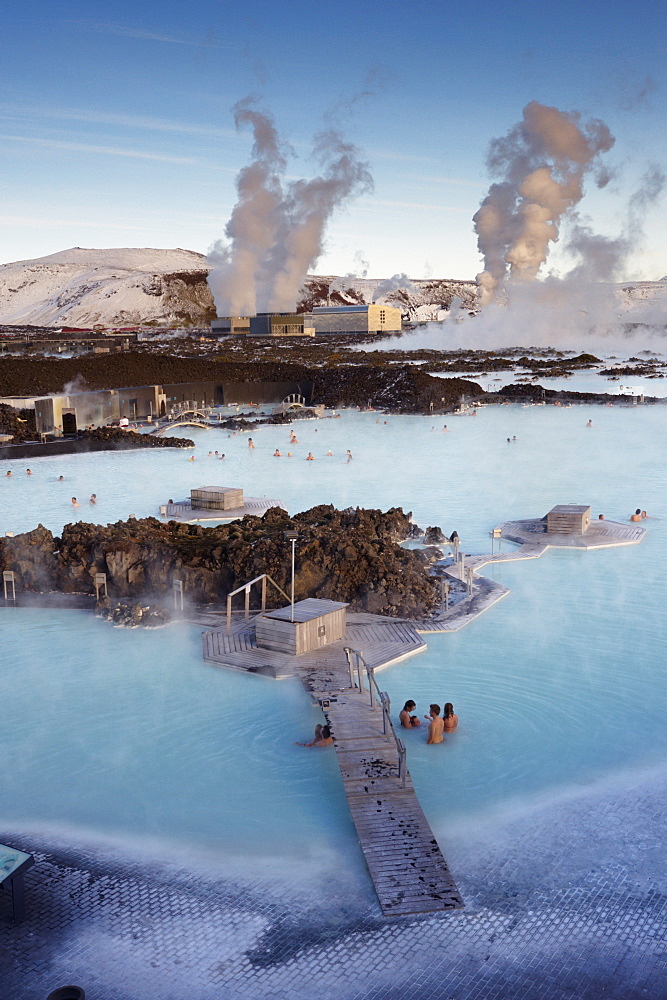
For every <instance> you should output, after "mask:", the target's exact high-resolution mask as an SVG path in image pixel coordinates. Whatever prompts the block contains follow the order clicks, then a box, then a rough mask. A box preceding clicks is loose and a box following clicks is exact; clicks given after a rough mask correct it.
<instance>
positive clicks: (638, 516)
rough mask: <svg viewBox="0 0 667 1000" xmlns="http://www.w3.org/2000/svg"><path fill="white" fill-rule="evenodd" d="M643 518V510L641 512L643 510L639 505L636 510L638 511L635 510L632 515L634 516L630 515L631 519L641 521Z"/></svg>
mask: <svg viewBox="0 0 667 1000" xmlns="http://www.w3.org/2000/svg"><path fill="white" fill-rule="evenodd" d="M641 519H642V512H641V510H640V509H639V507H637V510H636V511H635V512H634V514H633V515H632V516H631V517H630V520H631V521H641Z"/></svg>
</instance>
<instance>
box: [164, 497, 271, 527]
mask: <svg viewBox="0 0 667 1000" xmlns="http://www.w3.org/2000/svg"><path fill="white" fill-rule="evenodd" d="M164 506H165V507H166V508H167V512H166V514H162V513H161V514H160V517H163V518H164V519H165V520H166V521H178V522H179V523H180V524H195V523H197V524H198V523H199V522H200V521H216V522H218V523H219V522H227V521H238V520H240V518H242V517H245V516H246V514H254V515H255V516H256V517H261V516H262V514H265V513H266V511H267V510H268V509H269V508H270V507H283V508H284V506H285V505H284V503H283V502H282V500H270V499H269V498H268V497H245V502H244V504H243V506H242V507H230V508H229V509H228V510H206V509H204V508H203V507H197V508H194V509H193V507H192V503H191V502H190V500H176V501H175V502H174V503H168V504H164Z"/></svg>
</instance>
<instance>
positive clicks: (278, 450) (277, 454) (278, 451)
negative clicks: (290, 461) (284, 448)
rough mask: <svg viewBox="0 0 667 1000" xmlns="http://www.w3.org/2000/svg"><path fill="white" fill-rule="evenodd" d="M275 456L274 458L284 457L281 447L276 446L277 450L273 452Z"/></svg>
mask: <svg viewBox="0 0 667 1000" xmlns="http://www.w3.org/2000/svg"><path fill="white" fill-rule="evenodd" d="M273 457H274V458H282V457H283V456H282V455H281V453H280V449H279V448H276V450H275V451H274V453H273Z"/></svg>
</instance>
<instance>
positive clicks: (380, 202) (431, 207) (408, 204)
mask: <svg viewBox="0 0 667 1000" xmlns="http://www.w3.org/2000/svg"><path fill="white" fill-rule="evenodd" d="M360 202H363V204H364V206H365V207H369V208H375V207H376V206H378V207H380V208H411V209H412V208H416V209H422V210H426V211H429V212H469V211H470V210H469V209H468V208H462V207H461V206H460V205H439V204H438V203H437V202H435V203H428V202H419V201H390V200H388V199H382V198H372V199H371V198H362V199H360Z"/></svg>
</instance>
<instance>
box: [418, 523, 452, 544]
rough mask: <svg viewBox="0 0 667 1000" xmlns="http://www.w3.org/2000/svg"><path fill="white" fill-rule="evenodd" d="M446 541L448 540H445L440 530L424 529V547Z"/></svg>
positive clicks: (436, 528)
mask: <svg viewBox="0 0 667 1000" xmlns="http://www.w3.org/2000/svg"><path fill="white" fill-rule="evenodd" d="M447 541H449V539H447V538H445V536H444V535H443V533H442V529H441V528H438V527H433V528H427V529H426V532H425V534H424V542H425V543H426V545H439V544H440V543H441V542H447Z"/></svg>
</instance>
